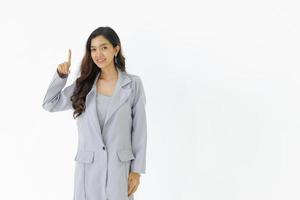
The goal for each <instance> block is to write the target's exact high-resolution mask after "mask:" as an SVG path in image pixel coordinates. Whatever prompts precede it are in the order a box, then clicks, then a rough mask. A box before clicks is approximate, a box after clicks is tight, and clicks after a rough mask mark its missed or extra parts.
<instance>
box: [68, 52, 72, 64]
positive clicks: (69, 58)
mask: <svg viewBox="0 0 300 200" xmlns="http://www.w3.org/2000/svg"><path fill="white" fill-rule="evenodd" d="M71 54H72V52H71V49H69V55H68V62H69V63H71Z"/></svg>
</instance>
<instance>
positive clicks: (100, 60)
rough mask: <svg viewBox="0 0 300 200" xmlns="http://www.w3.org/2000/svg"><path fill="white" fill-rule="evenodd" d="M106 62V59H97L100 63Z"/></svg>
mask: <svg viewBox="0 0 300 200" xmlns="http://www.w3.org/2000/svg"><path fill="white" fill-rule="evenodd" d="M105 60H106V59H105V58H102V59H97V60H96V61H97V62H99V63H100V62H103V61H105Z"/></svg>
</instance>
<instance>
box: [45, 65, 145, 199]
mask: <svg viewBox="0 0 300 200" xmlns="http://www.w3.org/2000/svg"><path fill="white" fill-rule="evenodd" d="M117 71H118V73H119V76H118V80H117V84H116V87H115V90H114V94H113V96H112V99H111V102H110V104H109V107H108V110H107V115H106V119H105V122H104V126H103V132H101V129H100V125H99V120H98V116H97V110H96V102H97V101H96V92H97V91H96V80H97V79H98V77H99V74H98V76H97V77H96V79H95V80H94V83H93V87H92V89H91V90H90V91H89V93H88V94H87V96H86V102H85V103H86V110H85V112H83V113H82V114H81V115H80V116H79V117H77V118H76V124H77V130H78V148H77V152H76V156H75V158H74V159H75V161H76V162H75V177H74V198H73V199H74V200H107V199H108V200H128V199H130V200H133V199H134V195H131V196H130V197H128V192H127V188H128V174H129V172H138V173H141V174H142V173H143V174H144V173H145V169H146V143H147V122H146V111H145V104H146V96H145V92H144V87H143V84H142V81H141V78H140V77H139V76H138V75H133V74H129V73H126V72H122V71H121V70H119V69H118V68H117ZM67 77H68V76H67ZM67 77H66V78H61V77H60V76H59V75H58V73H57V71H55V73H54V76H53V78H52V80H51V83H50V85H49V87H48V90H47V92H46V95H45V97H44V100H43V104H42V107H43V109H44V110H46V111H49V112H58V111H65V110H69V109H72V111H73V110H74V109H73V107H72V102H71V100H70V97H71V95H72V92H73V90H74V88H75V81H74V82H73V83H72V84H71V85H69V86H67V87H65V88H64V86H65V84H66V82H67Z"/></svg>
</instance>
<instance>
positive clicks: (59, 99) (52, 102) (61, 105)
mask: <svg viewBox="0 0 300 200" xmlns="http://www.w3.org/2000/svg"><path fill="white" fill-rule="evenodd" d="M68 76H69V75H68V74H66V75H62V74H60V73H59V72H58V70H56V71H55V73H54V75H53V77H52V80H51V82H50V84H49V86H48V89H47V91H46V94H45V97H44V100H43V104H42V107H43V109H44V110H46V111H49V112H57V111H65V110H68V109H71V108H72V101H71V99H70V98H71V95H72V93H73V91H74V88H75V82H74V83H72V84H71V85H69V86H67V87H66V88H64V87H65V85H66V83H67V79H68ZM63 88H64V89H63Z"/></svg>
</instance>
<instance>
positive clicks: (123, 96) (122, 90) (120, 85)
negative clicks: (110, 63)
mask: <svg viewBox="0 0 300 200" xmlns="http://www.w3.org/2000/svg"><path fill="white" fill-rule="evenodd" d="M117 71H118V80H117V83H116V86H115V89H114V92H113V95H112V97H111V101H110V103H109V104H108V108H107V112H106V117H105V121H104V125H103V127H102V130H105V126H106V124H107V122H108V120H109V119H110V118H111V117H112V115H113V114H114V113H115V112H116V111H117V109H118V108H119V107H120V106H121V105H122V104H123V103H125V101H126V100H127V99H128V98H129V96H130V94H131V87H130V84H128V83H130V82H131V81H132V79H131V78H130V77H129V75H128V74H127V73H126V72H123V71H121V70H120V69H119V68H117ZM99 75H100V73H99V74H98V75H97V77H96V79H95V81H94V83H93V86H92V89H91V90H90V92H89V93H88V95H87V97H86V103H89V104H90V106H91V110H90V112H91V113H89V114H88V115H89V117H91V118H90V120H91V121H92V123H93V124H94V126H95V127H96V129H97V132H98V133H99V135H100V137H101V138H102V133H101V129H100V123H99V119H98V115H97V100H96V95H97V85H96V83H97V80H98V78H99ZM102 141H103V138H102Z"/></svg>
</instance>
